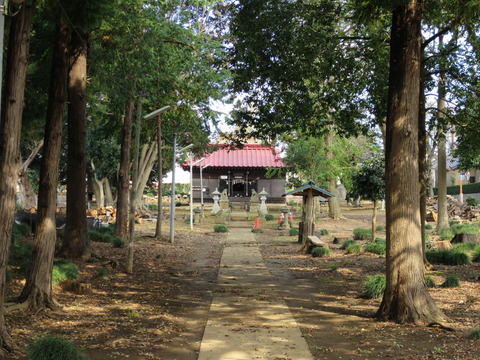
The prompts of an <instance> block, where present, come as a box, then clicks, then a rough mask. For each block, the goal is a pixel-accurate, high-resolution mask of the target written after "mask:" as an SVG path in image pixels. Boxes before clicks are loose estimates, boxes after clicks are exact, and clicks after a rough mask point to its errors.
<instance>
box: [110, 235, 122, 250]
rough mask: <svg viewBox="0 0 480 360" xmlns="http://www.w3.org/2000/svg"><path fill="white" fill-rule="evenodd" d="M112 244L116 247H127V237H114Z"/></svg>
mask: <svg viewBox="0 0 480 360" xmlns="http://www.w3.org/2000/svg"><path fill="white" fill-rule="evenodd" d="M112 245H113V247H114V248H123V247H125V239H124V238H121V237H114V238H113V240H112Z"/></svg>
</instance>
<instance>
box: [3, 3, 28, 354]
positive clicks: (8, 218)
mask: <svg viewBox="0 0 480 360" xmlns="http://www.w3.org/2000/svg"><path fill="white" fill-rule="evenodd" d="M32 9H33V5H31V4H30V5H27V4H25V5H24V6H22V8H21V9H20V11H19V13H18V14H17V15H16V16H15V17H14V18H13V19H12V26H11V28H10V38H9V44H8V50H9V51H8V55H7V69H6V71H5V93H4V102H3V107H2V113H1V119H0V349H1V350H6V351H9V352H11V351H16V350H17V348H16V345H15V343H14V342H13V340H12V339H11V337H10V335H9V334H8V332H7V327H6V324H5V312H4V311H5V307H4V295H5V279H6V271H7V264H8V253H9V249H10V243H11V237H12V227H13V218H14V212H15V190H16V185H17V180H18V169H19V165H20V134H21V124H22V115H23V106H24V95H25V79H26V74H27V65H28V52H29V42H30V26H31V22H32ZM2 16H3V15H2ZM0 51H3V49H0ZM1 350H0V351H1Z"/></svg>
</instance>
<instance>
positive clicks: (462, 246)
mask: <svg viewBox="0 0 480 360" xmlns="http://www.w3.org/2000/svg"><path fill="white" fill-rule="evenodd" d="M476 246H477V244H474V243H458V244H453V251H456V252H471V251H473V250H474V249H475V247H476Z"/></svg>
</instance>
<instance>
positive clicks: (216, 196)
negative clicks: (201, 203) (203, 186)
mask: <svg viewBox="0 0 480 360" xmlns="http://www.w3.org/2000/svg"><path fill="white" fill-rule="evenodd" d="M212 195H213V206H212V214H213V215H215V214H216V213H218V212H219V211H220V210H221V209H220V205H219V204H218V201H219V200H220V195H221V194H220V191H218V188H217V189H215V191H214V192H212Z"/></svg>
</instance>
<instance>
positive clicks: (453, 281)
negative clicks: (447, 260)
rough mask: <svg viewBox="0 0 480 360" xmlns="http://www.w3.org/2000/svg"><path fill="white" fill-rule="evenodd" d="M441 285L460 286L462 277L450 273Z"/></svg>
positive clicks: (445, 286)
mask: <svg viewBox="0 0 480 360" xmlns="http://www.w3.org/2000/svg"><path fill="white" fill-rule="evenodd" d="M441 286H442V287H444V288H451V287H459V286H460V279H459V277H458V276H457V275H453V274H449V275H447V276H446V277H445V282H444V283H443V284H442V285H441Z"/></svg>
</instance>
